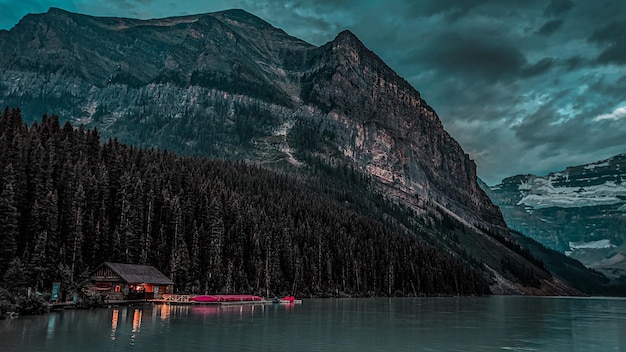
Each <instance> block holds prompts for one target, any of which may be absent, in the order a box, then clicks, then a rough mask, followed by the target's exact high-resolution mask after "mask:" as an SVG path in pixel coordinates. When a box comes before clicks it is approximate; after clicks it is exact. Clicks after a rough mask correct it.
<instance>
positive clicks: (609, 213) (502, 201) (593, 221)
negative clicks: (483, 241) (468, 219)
mask: <svg viewBox="0 0 626 352" xmlns="http://www.w3.org/2000/svg"><path fill="white" fill-rule="evenodd" d="M491 191H492V193H491V194H490V196H491V198H492V200H493V201H494V203H496V204H498V205H499V206H500V207H501V209H502V213H503V214H504V217H505V220H506V222H507V224H508V225H509V226H510V227H511V228H512V229H515V230H518V231H520V232H522V233H524V234H526V235H528V236H529V237H531V238H533V239H535V240H537V241H539V242H540V243H542V244H544V245H545V246H547V247H549V248H552V249H555V250H557V251H560V252H562V253H565V254H567V255H568V256H570V257H572V258H575V259H578V260H580V261H581V262H582V263H583V264H585V265H586V266H587V267H590V268H594V269H596V270H599V271H601V272H603V273H604V274H606V275H607V276H608V277H611V278H618V277H620V276H624V275H626V259H625V254H626V241H625V240H626V154H621V155H617V156H615V157H613V158H610V159H607V160H602V161H598V162H595V163H591V164H587V165H580V166H573V167H568V168H567V169H565V170H564V171H559V172H552V173H550V174H548V175H547V176H542V177H540V176H535V175H518V176H514V177H509V178H506V179H504V180H503V181H502V183H501V184H499V185H496V186H494V187H491Z"/></svg>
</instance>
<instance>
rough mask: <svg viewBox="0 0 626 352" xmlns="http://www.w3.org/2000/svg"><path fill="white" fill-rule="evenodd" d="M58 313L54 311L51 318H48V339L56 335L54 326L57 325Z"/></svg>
mask: <svg viewBox="0 0 626 352" xmlns="http://www.w3.org/2000/svg"><path fill="white" fill-rule="evenodd" d="M56 321H57V315H56V314H54V313H52V314H50V319H48V329H47V330H46V339H48V340H50V339H51V338H52V336H53V335H54V327H55V325H56Z"/></svg>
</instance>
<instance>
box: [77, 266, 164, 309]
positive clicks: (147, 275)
mask: <svg viewBox="0 0 626 352" xmlns="http://www.w3.org/2000/svg"><path fill="white" fill-rule="evenodd" d="M83 292H84V293H85V294H88V295H93V294H100V295H101V296H104V297H105V299H108V300H121V299H151V298H161V297H162V295H163V294H171V293H173V292H174V283H173V282H172V280H170V279H169V278H168V277H167V276H165V275H163V273H161V272H160V271H159V270H157V268H155V267H153V266H150V265H137V264H122V263H111V262H105V263H103V264H101V265H100V266H98V267H97V268H96V269H95V270H94V271H93V272H92V273H91V275H89V283H88V284H86V285H85V286H84V287H83Z"/></svg>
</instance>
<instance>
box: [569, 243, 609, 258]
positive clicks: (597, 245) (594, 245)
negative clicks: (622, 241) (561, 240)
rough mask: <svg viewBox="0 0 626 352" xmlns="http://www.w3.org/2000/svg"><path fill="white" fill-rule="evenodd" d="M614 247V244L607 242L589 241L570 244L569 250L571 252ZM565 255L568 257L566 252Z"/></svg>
mask: <svg viewBox="0 0 626 352" xmlns="http://www.w3.org/2000/svg"><path fill="white" fill-rule="evenodd" d="M614 247H616V246H615V245H614V244H611V241H609V240H599V241H591V242H570V243H569V248H570V249H572V250H576V249H602V248H614ZM570 254H571V252H570ZM565 255H568V254H567V252H566V254H565Z"/></svg>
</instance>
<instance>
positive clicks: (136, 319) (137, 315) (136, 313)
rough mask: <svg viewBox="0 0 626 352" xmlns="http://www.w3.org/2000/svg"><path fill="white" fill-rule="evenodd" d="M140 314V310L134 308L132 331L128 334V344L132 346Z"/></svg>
mask: <svg viewBox="0 0 626 352" xmlns="http://www.w3.org/2000/svg"><path fill="white" fill-rule="evenodd" d="M141 315H142V311H141V310H139V309H135V311H134V313H133V330H132V332H133V333H132V334H131V335H130V344H131V345H133V346H134V345H135V338H136V337H137V333H138V332H139V328H141Z"/></svg>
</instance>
